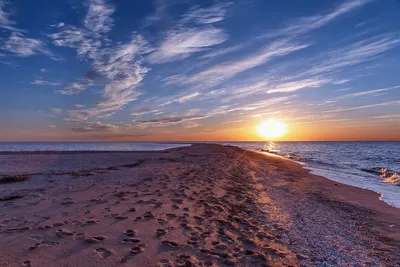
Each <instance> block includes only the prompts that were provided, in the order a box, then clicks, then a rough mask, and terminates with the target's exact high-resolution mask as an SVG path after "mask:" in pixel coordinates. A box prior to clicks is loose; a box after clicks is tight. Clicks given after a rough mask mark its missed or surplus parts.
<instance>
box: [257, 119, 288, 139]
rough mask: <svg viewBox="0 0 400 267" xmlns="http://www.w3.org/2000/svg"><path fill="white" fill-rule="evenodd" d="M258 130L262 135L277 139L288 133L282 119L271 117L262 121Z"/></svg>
mask: <svg viewBox="0 0 400 267" xmlns="http://www.w3.org/2000/svg"><path fill="white" fill-rule="evenodd" d="M257 129H258V132H259V134H260V135H261V136H262V137H265V138H268V139H277V138H279V137H281V136H283V135H284V134H285V133H286V125H285V123H283V122H282V121H281V120H276V119H270V120H265V121H263V122H261V123H260V124H259V125H258V126H257Z"/></svg>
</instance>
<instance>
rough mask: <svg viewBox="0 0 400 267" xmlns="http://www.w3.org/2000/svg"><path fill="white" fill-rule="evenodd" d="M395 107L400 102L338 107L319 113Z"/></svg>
mask: <svg viewBox="0 0 400 267" xmlns="http://www.w3.org/2000/svg"><path fill="white" fill-rule="evenodd" d="M397 105H400V100H395V101H386V102H383V103H377V104H369V105H362V106H354V107H338V108H335V109H331V110H326V111H321V112H322V113H332V112H345V111H353V110H359V109H366V108H374V107H381V106H397Z"/></svg>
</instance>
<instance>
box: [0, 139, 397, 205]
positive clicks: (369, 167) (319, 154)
mask: <svg viewBox="0 0 400 267" xmlns="http://www.w3.org/2000/svg"><path fill="white" fill-rule="evenodd" d="M219 144H228V145H234V146H240V147H243V148H246V149H254V150H263V151H266V152H269V153H274V154H278V155H280V156H283V157H286V158H289V159H291V160H295V161H297V162H300V163H302V164H303V165H304V167H306V168H308V169H311V170H312V172H313V173H315V174H318V175H322V176H325V177H327V178H329V179H331V180H334V181H337V182H341V183H344V184H349V185H353V186H357V187H360V188H365V189H369V190H372V191H375V192H378V193H380V194H381V195H382V197H381V198H382V200H384V201H385V202H387V203H389V204H390V205H392V206H396V207H399V208H400V175H399V173H400V142H267V143H264V142H245V143H238V142H237V143H219ZM188 145H189V144H185V143H139V142H110V143H104V142H101V143H100V142H89V143H0V152H1V151H83V150H85V151H151V150H164V149H168V148H174V147H182V146H188Z"/></svg>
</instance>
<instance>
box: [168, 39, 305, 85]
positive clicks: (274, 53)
mask: <svg viewBox="0 0 400 267" xmlns="http://www.w3.org/2000/svg"><path fill="white" fill-rule="evenodd" d="M308 46H309V44H296V43H292V42H291V41H289V40H288V39H284V40H279V41H275V42H272V43H271V44H269V45H267V46H265V47H264V48H262V49H260V50H259V51H257V52H256V53H253V54H251V55H248V56H247V57H244V58H242V59H238V60H232V61H228V62H225V63H222V64H218V65H214V66H212V67H210V68H208V69H206V70H203V71H201V72H198V73H196V74H194V75H192V76H188V77H186V76H181V77H179V78H178V77H176V78H175V79H174V80H171V81H169V83H170V84H174V83H178V84H181V85H186V84H200V85H199V87H204V86H208V87H212V86H215V85H217V84H219V83H221V82H223V81H225V80H227V79H230V78H232V77H233V76H235V75H237V74H239V73H241V72H244V71H247V70H250V69H252V68H255V67H257V66H260V65H263V64H265V63H267V62H268V61H270V60H272V59H274V58H277V57H281V56H285V55H288V54H290V53H293V52H295V51H298V50H301V49H304V48H306V47H308Z"/></svg>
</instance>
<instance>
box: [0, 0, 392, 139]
mask: <svg viewBox="0 0 400 267" xmlns="http://www.w3.org/2000/svg"><path fill="white" fill-rule="evenodd" d="M399 14H400V2H399V1H394V0H393V1H391V0H385V1H378V0H375V1H374V0H353V1H293V0H291V1H289V0H284V1H279V2H278V1H262V0H238V1H190V0H182V1H179V0H178V1H168V0H156V1H128V0H118V1H117V0H109V1H106V0H87V1H72V0H65V1H62V0H60V1H51V0H42V1H23V0H20V1H4V0H0V73H1V76H0V77H1V80H0V112H1V113H2V116H0V125H1V129H0V140H3V141H9V140H49V141H57V140H60V141H61V140H256V139H257V138H260V137H259V136H258V137H257V134H256V132H255V131H254V128H255V126H256V125H257V124H258V123H260V122H261V121H262V120H264V119H269V118H278V119H281V120H283V121H284V122H285V123H286V124H287V125H288V128H289V133H288V135H287V136H286V139H287V140H339V139H340V140H367V139H368V140H371V139H372V140H374V139H382V140H385V139H398V138H399V136H400V134H399V133H400V77H399V75H398V73H400V65H399V63H398V62H400V32H399V27H398V25H400V24H399V23H400V16H399Z"/></svg>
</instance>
